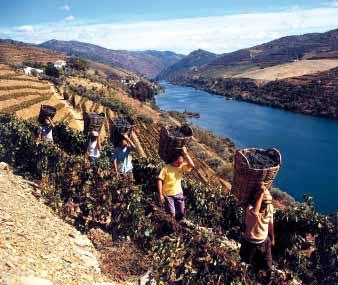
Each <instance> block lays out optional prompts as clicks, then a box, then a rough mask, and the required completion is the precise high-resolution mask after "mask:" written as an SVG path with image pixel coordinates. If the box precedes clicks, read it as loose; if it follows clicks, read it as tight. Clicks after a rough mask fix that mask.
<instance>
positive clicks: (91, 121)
mask: <svg viewBox="0 0 338 285" xmlns="http://www.w3.org/2000/svg"><path fill="white" fill-rule="evenodd" d="M104 120H105V114H104V113H100V114H97V113H90V112H85V113H84V114H83V121H84V129H83V132H84V134H85V135H88V134H89V133H90V132H92V131H96V132H100V130H101V128H102V125H103V123H104Z"/></svg>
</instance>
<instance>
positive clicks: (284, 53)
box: [201, 29, 338, 77]
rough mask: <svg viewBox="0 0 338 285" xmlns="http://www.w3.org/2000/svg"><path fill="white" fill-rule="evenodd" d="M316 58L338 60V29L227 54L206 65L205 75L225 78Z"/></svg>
mask: <svg viewBox="0 0 338 285" xmlns="http://www.w3.org/2000/svg"><path fill="white" fill-rule="evenodd" d="M315 58H316V59H319V58H335V59H337V58H338V29H336V30H332V31H329V32H326V33H311V34H305V35H300V36H288V37H283V38H280V39H277V40H273V41H271V42H268V43H264V44H261V45H257V46H254V47H251V48H246V49H242V50H238V51H235V52H231V53H226V54H223V55H221V56H220V57H218V58H217V59H216V60H214V61H212V62H210V63H209V64H208V65H207V66H205V67H204V69H203V71H202V72H201V75H203V76H212V77H223V76H227V75H229V74H230V75H232V74H236V73H240V72H242V71H244V70H249V69H251V68H257V67H268V66H274V65H279V64H283V63H287V62H291V61H294V60H301V59H315Z"/></svg>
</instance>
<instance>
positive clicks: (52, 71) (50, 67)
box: [45, 63, 60, 78]
mask: <svg viewBox="0 0 338 285" xmlns="http://www.w3.org/2000/svg"><path fill="white" fill-rule="evenodd" d="M45 73H46V75H48V76H52V77H56V78H59V76H60V73H59V71H58V70H57V68H56V67H55V66H54V64H53V63H48V64H47V66H46V68H45Z"/></svg>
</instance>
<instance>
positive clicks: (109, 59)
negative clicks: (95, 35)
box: [39, 40, 183, 78]
mask: <svg viewBox="0 0 338 285" xmlns="http://www.w3.org/2000/svg"><path fill="white" fill-rule="evenodd" d="M39 46H40V47H43V48H48V49H51V50H55V51H59V52H67V53H71V54H74V55H76V56H81V57H84V58H88V59H91V60H94V61H99V62H102V63H106V64H108V65H111V66H115V67H120V68H123V69H126V70H130V71H134V72H137V73H139V74H142V75H145V76H147V77H148V78H154V77H155V76H156V75H157V74H158V73H159V72H160V71H161V70H163V69H165V68H166V67H168V66H170V65H172V64H174V63H176V62H177V61H178V60H180V59H181V58H183V55H180V54H176V53H174V52H169V51H166V52H160V51H151V50H148V51H126V50H111V49H107V48H104V47H101V46H97V45H93V44H88V43H82V42H78V41H57V40H50V41H47V42H44V43H42V44H40V45H39Z"/></svg>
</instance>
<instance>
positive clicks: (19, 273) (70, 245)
mask: <svg viewBox="0 0 338 285" xmlns="http://www.w3.org/2000/svg"><path fill="white" fill-rule="evenodd" d="M2 168H6V167H2ZM32 193H34V186H32V183H29V182H27V181H25V180H24V179H23V178H22V177H20V176H16V175H14V174H12V173H11V172H10V171H8V170H0V284H6V285H12V284H34V285H39V284H60V285H61V284H62V285H66V284H69V285H71V284H74V285H75V284H77V285H78V284H81V285H82V284H83V285H86V284H88V285H89V284H90V285H94V284H97V285H99V284H102V285H103V284H105V285H108V284H117V283H113V282H111V280H110V279H109V278H108V277H107V276H105V275H104V274H103V273H102V272H101V268H100V264H99V253H98V252H97V251H96V249H95V248H94V245H93V244H92V242H91V241H90V240H89V239H88V238H87V236H85V235H83V234H81V233H80V232H79V231H77V230H76V229H74V228H73V227H72V226H71V225H69V224H67V223H65V222H64V221H63V220H61V219H60V218H58V217H57V216H56V215H55V213H53V211H52V210H51V209H50V208H49V207H47V206H46V205H44V203H43V202H42V201H39V200H37V199H36V198H35V197H34V196H33V194H32Z"/></svg>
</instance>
